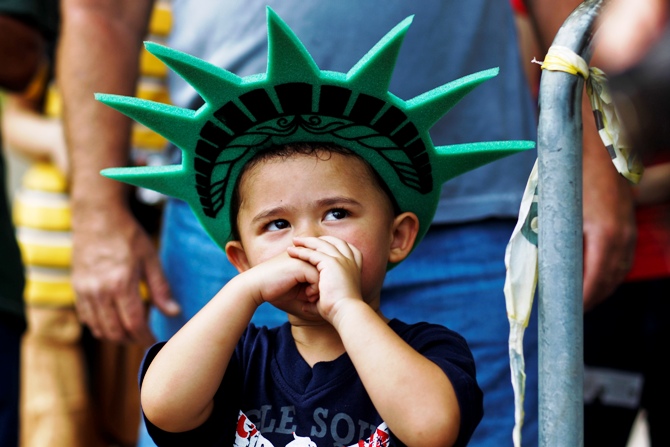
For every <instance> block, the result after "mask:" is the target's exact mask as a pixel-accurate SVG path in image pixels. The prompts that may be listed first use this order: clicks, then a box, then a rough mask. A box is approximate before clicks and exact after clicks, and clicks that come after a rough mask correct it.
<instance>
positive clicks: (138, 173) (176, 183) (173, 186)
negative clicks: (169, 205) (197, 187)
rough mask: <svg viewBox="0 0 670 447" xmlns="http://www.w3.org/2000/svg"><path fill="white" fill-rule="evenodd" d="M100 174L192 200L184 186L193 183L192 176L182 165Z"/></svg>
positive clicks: (110, 171) (130, 169) (110, 169)
mask: <svg viewBox="0 0 670 447" xmlns="http://www.w3.org/2000/svg"><path fill="white" fill-rule="evenodd" d="M100 173H101V174H102V175H104V176H105V177H107V178H110V179H113V180H118V181H121V182H124V183H128V184H130V185H134V186H137V187H139V188H147V189H151V190H153V191H157V192H160V193H162V194H165V195H168V196H172V197H176V198H179V199H182V200H187V201H188V200H189V199H190V197H189V192H188V190H187V188H184V185H185V184H188V182H189V181H191V176H190V175H189V174H188V172H186V171H185V170H184V169H183V167H182V166H181V165H168V166H138V167H132V168H108V169H103V170H102V171H101V172H100Z"/></svg>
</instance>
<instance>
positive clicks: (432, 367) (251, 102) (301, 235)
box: [99, 11, 532, 446]
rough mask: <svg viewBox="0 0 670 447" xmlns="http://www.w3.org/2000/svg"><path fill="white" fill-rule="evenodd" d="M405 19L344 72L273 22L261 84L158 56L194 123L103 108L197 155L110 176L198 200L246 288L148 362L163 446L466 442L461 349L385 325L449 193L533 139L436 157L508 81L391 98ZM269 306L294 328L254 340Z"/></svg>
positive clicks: (139, 109) (106, 98)
mask: <svg viewBox="0 0 670 447" xmlns="http://www.w3.org/2000/svg"><path fill="white" fill-rule="evenodd" d="M410 21H411V20H410V19H408V20H405V21H403V22H402V23H401V24H399V25H398V26H397V27H396V28H394V29H393V30H391V31H390V32H389V33H388V34H387V36H385V38H384V39H382V40H381V41H380V43H379V44H378V45H376V46H375V47H374V48H373V49H372V50H371V51H370V52H369V53H368V54H367V55H366V56H365V57H364V58H363V59H362V60H361V61H360V62H359V63H358V64H356V65H355V66H354V68H352V70H351V71H350V72H349V73H347V74H346V75H345V74H343V73H334V72H322V71H320V70H319V69H318V67H316V64H314V61H313V60H312V59H311V57H310V56H309V54H308V53H307V51H306V50H305V49H304V47H303V46H302V44H301V43H300V42H299V40H298V39H297V37H295V35H294V34H293V33H292V32H291V31H290V29H288V27H287V26H286V25H285V24H284V23H283V22H282V21H281V20H280V19H279V18H278V17H277V16H276V15H275V14H274V13H273V12H272V11H269V13H268V34H269V57H268V72H267V74H266V75H265V76H263V75H260V76H250V77H247V78H238V77H236V76H235V75H233V74H231V73H229V72H226V71H224V70H221V69H219V68H216V67H214V66H211V65H209V64H206V63H204V62H203V61H200V60H198V59H195V58H192V57H190V56H188V55H184V54H183V53H178V52H175V51H174V50H169V49H166V48H164V47H159V46H156V45H149V47H148V48H149V50H150V51H152V52H153V53H154V54H155V55H156V56H158V57H159V58H160V59H162V60H163V61H164V62H166V63H167V64H168V65H170V66H171V67H172V68H173V69H174V70H175V71H177V72H178V73H179V74H180V75H181V76H182V77H184V78H185V79H186V80H188V81H189V82H190V83H191V84H192V85H193V87H194V88H195V89H196V90H197V91H198V92H199V93H200V95H201V96H202V97H203V99H204V100H205V103H206V104H205V105H204V106H203V107H202V108H201V109H199V110H198V111H196V112H192V111H190V110H184V109H176V108H173V107H168V106H163V105H159V104H153V103H148V102H146V101H141V100H137V99H132V98H119V97H114V96H110V95H103V96H99V99H101V100H102V101H103V102H105V103H107V104H108V105H111V106H113V107H115V108H117V109H119V110H121V111H123V112H124V113H126V114H128V115H130V116H132V117H134V118H135V119H137V120H138V121H140V122H142V123H144V124H146V125H148V126H149V127H152V128H153V129H154V130H156V131H158V132H159V133H162V134H163V135H165V136H166V137H167V138H169V139H170V140H172V141H173V142H174V143H175V144H176V145H177V146H178V147H179V148H180V149H181V150H182V152H183V160H182V164H181V165H180V166H168V167H161V168H131V169H127V168H120V169H113V170H107V171H105V175H107V176H109V177H112V178H117V179H120V180H123V181H126V182H128V183H132V184H135V185H140V186H144V187H149V188H152V189H155V190H158V191H161V192H164V193H167V194H170V195H173V196H176V197H179V198H182V199H184V200H185V201H187V202H188V203H189V204H190V205H191V208H192V209H193V211H194V212H195V213H196V215H197V216H198V218H199V220H200V222H201V223H202V224H203V226H205V228H206V229H207V230H208V232H209V234H210V235H211V236H212V238H213V239H214V240H215V241H216V242H217V243H218V244H219V245H220V246H222V247H224V248H225V251H226V254H227V256H228V259H229V260H230V262H231V263H232V264H233V265H234V266H235V267H236V268H237V269H238V271H239V272H240V274H239V275H238V276H236V277H235V278H233V279H232V280H231V281H229V282H228V283H227V284H226V285H225V286H224V287H223V289H221V291H220V292H219V293H218V294H217V295H216V296H215V297H214V298H212V300H211V301H210V302H209V303H208V304H207V305H206V306H205V307H204V308H203V309H202V310H201V311H200V312H199V313H198V314H197V315H195V317H194V318H193V319H191V320H190V321H189V322H188V323H187V324H186V325H185V326H184V327H183V328H182V329H181V330H180V331H179V332H178V333H177V334H176V335H175V336H174V337H172V338H171V339H170V340H169V341H168V342H167V343H165V344H159V345H156V346H154V347H153V348H152V349H151V350H150V351H149V352H148V353H147V356H146V359H145V364H144V366H143V369H142V376H141V387H142V390H141V395H142V407H143V411H144V415H145V420H146V422H147V426H148V429H149V432H150V433H151V435H152V437H153V438H154V440H155V441H156V443H157V444H158V445H198V446H200V445H230V444H231V443H234V444H235V445H239V446H249V445H259V446H260V445H266V446H271V445H272V446H285V445H289V444H290V445H291V446H297V445H310V446H316V445H321V446H326V445H338V446H339V445H342V446H348V445H360V446H367V445H375V446H393V445H410V446H413V445H421V446H431V445H435V446H447V445H458V446H462V445H465V444H467V441H468V439H469V438H470V436H471V434H472V432H473V431H474V429H475V427H476V426H477V424H478V422H479V420H480V419H481V417H482V394H481V391H480V390H479V387H478V386H477V383H476V379H475V367H474V362H473V359H472V355H471V353H470V351H469V349H468V347H467V344H466V342H465V341H464V340H463V338H462V337H460V336H459V335H457V334H456V333H454V332H452V331H450V330H449V329H447V328H444V327H441V326H437V325H432V324H428V323H418V324H413V325H407V324H405V323H402V322H401V321H399V320H396V319H391V320H389V319H388V318H386V317H385V316H384V315H382V314H381V312H380V310H379V304H380V299H381V297H380V293H381V292H380V291H381V288H382V283H383V280H384V276H385V273H386V271H387V270H388V269H390V268H392V267H393V266H395V265H396V264H397V263H399V262H401V261H402V260H404V259H405V258H406V257H407V255H408V254H409V253H410V252H411V250H412V249H413V248H414V247H415V246H416V244H417V243H418V241H419V240H420V239H421V237H422V236H423V235H424V234H425V232H426V231H427V229H428V226H429V225H430V221H431V219H432V217H433V215H434V213H435V209H436V206H437V201H438V199H439V192H440V186H441V185H442V183H443V182H444V181H446V180H448V179H449V178H452V177H454V176H456V175H458V174H460V173H462V172H465V171H467V170H470V169H473V168H475V167H477V166H480V165H482V164H484V163H487V162H489V161H492V160H495V159H497V158H500V157H502V156H505V155H508V154H511V153H514V152H516V151H518V150H521V149H525V148H529V147H532V143H529V142H491V143H477V144H470V145H459V146H445V147H440V148H435V147H434V146H433V144H432V141H431V140H430V136H429V133H428V130H429V128H430V127H431V126H432V124H433V123H434V122H435V121H436V120H437V119H439V118H440V117H441V116H442V115H443V114H444V113H446V111H448V110H449V108H451V107H452V106H453V105H454V104H455V103H456V102H457V101H458V100H459V99H460V98H461V97H463V96H464V95H465V94H466V93H467V92H468V91H470V90H471V89H472V88H474V87H475V86H476V85H478V84H479V83H481V82H482V81H484V80H486V79H488V78H490V77H492V76H494V75H495V73H496V71H495V70H488V71H486V72H481V73H478V74H475V75H472V76H470V77H466V78H462V79H460V80H458V81H455V82H454V83H452V84H449V85H446V86H443V87H440V88H438V89H435V90H434V91H431V92H428V93H427V94H424V95H421V96H419V97H417V98H415V99H413V100H411V101H408V102H404V101H402V100H400V99H398V98H397V97H395V96H393V95H391V94H390V93H388V91H387V89H388V84H389V82H390V77H391V74H392V71H393V66H394V64H395V59H396V56H397V53H398V50H399V48H400V44H401V42H402V38H403V36H404V34H405V32H406V30H407V28H408V26H409V24H410ZM194 180H195V181H194ZM264 302H269V303H271V304H272V305H274V306H276V307H277V308H279V309H281V310H284V311H285V312H287V314H288V316H289V322H288V323H287V324H285V325H283V326H280V327H278V328H274V329H268V328H265V327H262V328H258V327H256V326H255V325H253V324H250V320H251V318H252V316H253V314H254V312H255V311H256V309H257V308H258V306H259V305H261V304H262V303H264Z"/></svg>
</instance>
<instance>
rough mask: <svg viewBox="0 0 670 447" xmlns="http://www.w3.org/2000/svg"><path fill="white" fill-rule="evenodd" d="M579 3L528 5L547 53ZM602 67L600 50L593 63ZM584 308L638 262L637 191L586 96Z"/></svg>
mask: <svg viewBox="0 0 670 447" xmlns="http://www.w3.org/2000/svg"><path fill="white" fill-rule="evenodd" d="M580 3H581V2H580V1H576V0H563V1H560V2H556V1H554V0H527V1H526V4H527V6H528V10H529V13H530V15H531V17H532V19H533V23H534V24H535V29H536V34H537V36H538V40H539V43H540V47H541V48H542V50H543V51H544V52H545V54H546V51H547V50H548V48H549V46H550V45H551V43H552V41H553V39H554V36H555V35H556V32H557V31H558V29H559V28H560V26H561V25H562V24H563V22H564V21H565V19H566V18H567V17H568V15H569V14H570V13H571V12H572V11H573V10H574V9H575V8H576V7H577V6H578V5H579V4H580ZM591 63H592V65H593V66H599V63H600V60H599V58H598V52H597V51H596V52H595V54H594V56H593V58H592V61H591ZM582 116H583V119H584V140H583V151H584V159H583V163H584V164H583V207H584V208H583V209H584V309H585V310H588V309H591V308H593V307H594V306H595V305H597V304H598V303H599V302H601V301H602V300H604V299H605V298H606V297H607V296H608V295H610V294H611V293H612V292H613V291H614V289H615V288H616V287H617V286H618V285H619V284H620V283H621V281H623V278H624V277H625V275H626V274H627V273H628V271H629V270H630V267H631V266H632V262H633V251H634V248H635V239H636V227H635V215H634V204H633V192H632V187H631V185H630V184H629V183H628V181H627V180H625V179H624V178H623V177H622V176H621V175H619V174H618V172H617V171H616V169H615V168H614V166H613V164H612V162H611V160H610V157H609V154H608V153H607V150H606V149H605V147H604V145H603V143H602V141H601V140H600V136H599V135H598V132H597V129H596V125H595V119H594V117H593V111H592V110H591V105H590V103H589V101H588V98H587V97H586V94H584V95H583V101H582Z"/></svg>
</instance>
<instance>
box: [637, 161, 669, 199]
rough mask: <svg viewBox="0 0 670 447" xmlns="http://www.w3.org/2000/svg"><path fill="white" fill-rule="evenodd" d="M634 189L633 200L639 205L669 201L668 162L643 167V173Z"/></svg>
mask: <svg viewBox="0 0 670 447" xmlns="http://www.w3.org/2000/svg"><path fill="white" fill-rule="evenodd" d="M635 190H636V194H635V202H636V203H637V204H639V205H659V204H661V203H667V202H670V163H661V164H658V165H654V166H649V167H647V168H645V170H644V175H643V176H642V179H641V180H640V183H639V184H638V185H637V187H636V188H635Z"/></svg>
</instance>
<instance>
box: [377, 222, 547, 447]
mask: <svg viewBox="0 0 670 447" xmlns="http://www.w3.org/2000/svg"><path fill="white" fill-rule="evenodd" d="M514 225H515V221H514V220H511V219H509V220H486V221H482V222H475V223H467V224H461V225H434V226H433V227H431V229H430V230H429V231H428V234H427V235H426V237H425V239H424V240H423V241H422V242H421V243H420V244H419V246H418V247H417V248H416V249H415V250H414V252H412V254H410V256H409V258H408V259H407V260H405V261H404V262H403V263H401V264H400V265H399V266H397V267H396V268H395V269H393V270H391V271H390V272H389V274H388V275H387V277H386V282H385V285H384V290H383V291H382V300H381V301H382V310H383V312H384V315H385V316H386V317H389V318H394V317H396V318H399V319H401V320H403V321H406V322H409V323H411V322H416V321H429V322H431V323H438V324H442V325H444V326H447V327H449V328H450V329H453V330H455V331H456V332H458V333H460V334H461V335H463V336H464V337H465V339H466V340H467V342H468V344H469V346H470V349H471V350H472V353H473V355H474V358H475V363H476V366H477V381H478V383H479V386H480V387H481V388H482V390H483V391H484V418H483V419H482V422H481V423H480V424H479V427H477V430H476V431H475V433H474V435H473V436H472V439H471V441H470V443H469V444H468V446H470V447H472V446H475V447H484V446H486V447H488V446H490V447H504V446H511V445H512V429H513V427H514V393H513V389H512V383H511V378H510V366H509V352H508V337H509V323H508V320H507V313H506V308H505V297H504V295H503V285H504V283H505V264H504V256H505V247H506V246H507V242H508V241H509V238H510V236H511V234H512V230H513V229H514ZM524 354H525V361H526V373H527V378H526V398H525V404H524V409H525V412H526V415H525V423H524V430H523V444H524V445H528V446H532V445H537V443H538V407H537V402H538V401H537V399H538V395H537V384H538V378H537V310H536V309H534V310H533V315H532V317H531V322H530V324H529V327H528V329H527V330H526V333H525V336H524Z"/></svg>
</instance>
